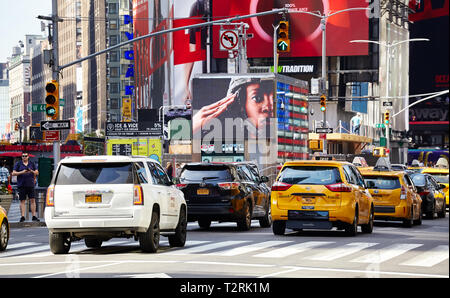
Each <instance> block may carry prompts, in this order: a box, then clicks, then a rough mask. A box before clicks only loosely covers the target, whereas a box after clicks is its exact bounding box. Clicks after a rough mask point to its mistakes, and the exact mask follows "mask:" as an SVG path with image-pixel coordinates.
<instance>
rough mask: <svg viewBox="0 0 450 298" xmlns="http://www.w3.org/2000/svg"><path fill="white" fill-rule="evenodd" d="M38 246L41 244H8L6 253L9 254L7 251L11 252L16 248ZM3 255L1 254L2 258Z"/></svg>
mask: <svg viewBox="0 0 450 298" xmlns="http://www.w3.org/2000/svg"><path fill="white" fill-rule="evenodd" d="M37 244H40V243H38V242H19V243H14V244H8V246H7V247H6V251H5V252H7V251H9V250H11V249H15V248H19V247H24V246H30V245H37ZM3 253H4V252H3ZM3 253H0V256H1V255H2V254H3Z"/></svg>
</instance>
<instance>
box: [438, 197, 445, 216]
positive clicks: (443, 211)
mask: <svg viewBox="0 0 450 298" xmlns="http://www.w3.org/2000/svg"><path fill="white" fill-rule="evenodd" d="M445 209H447V208H446V207H445V201H444V202H443V203H442V209H441V210H440V211H439V213H438V217H439V218H445Z"/></svg>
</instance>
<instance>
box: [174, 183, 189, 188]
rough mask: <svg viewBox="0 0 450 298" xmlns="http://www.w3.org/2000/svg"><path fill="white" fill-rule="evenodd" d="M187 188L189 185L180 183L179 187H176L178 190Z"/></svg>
mask: <svg viewBox="0 0 450 298" xmlns="http://www.w3.org/2000/svg"><path fill="white" fill-rule="evenodd" d="M186 186H187V184H184V183H178V184H177V185H176V187H177V188H178V189H183V188H185V187H186Z"/></svg>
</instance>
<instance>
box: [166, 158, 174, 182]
mask: <svg viewBox="0 0 450 298" xmlns="http://www.w3.org/2000/svg"><path fill="white" fill-rule="evenodd" d="M166 172H167V175H169V178H170V181H172V179H173V166H172V163H171V162H170V161H169V162H167V164H166Z"/></svg>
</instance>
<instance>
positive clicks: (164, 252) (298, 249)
mask: <svg viewBox="0 0 450 298" xmlns="http://www.w3.org/2000/svg"><path fill="white" fill-rule="evenodd" d="M160 245H161V248H162V249H161V250H160V251H159V252H158V256H189V255H191V256H192V255H199V256H204V257H205V258H208V257H215V258H217V257H234V256H245V257H246V258H247V257H248V259H251V260H254V261H257V260H260V261H261V260H268V259H274V260H281V259H284V258H292V257H295V258H294V259H295V261H296V262H299V263H301V262H302V260H304V261H314V262H330V261H339V260H342V261H345V262H350V263H353V264H355V263H360V264H361V263H363V264H364V263H366V264H381V263H384V262H395V260H396V258H399V259H398V260H399V261H398V265H400V266H408V267H412V266H415V267H423V268H430V267H433V266H436V265H439V264H441V263H442V262H446V261H447V260H448V258H449V246H448V245H437V246H434V247H425V244H422V243H393V244H387V245H386V244H380V243H376V242H350V243H338V242H336V241H305V242H301V243H298V241H293V240H271V241H260V242H257V241H251V240H227V241H220V242H214V241H206V240H202V241H198V240H188V241H187V242H186V245H185V247H182V248H170V247H169V244H168V242H167V240H166V239H164V240H163V239H162V241H161V243H160ZM108 247H110V248H112V249H114V248H115V247H129V250H127V251H126V253H129V254H133V253H136V252H137V251H140V249H139V244H138V242H136V241H133V240H121V239H119V240H111V241H107V242H105V243H104V244H103V246H102V249H105V248H106V249H107V248H108ZM89 252H90V251H89V249H88V248H87V247H86V246H85V245H84V242H83V241H79V242H74V243H72V246H71V249H70V253H71V254H75V253H89ZM406 253H408V254H406ZM406 255H407V256H408V258H407V259H406V260H405V256H406ZM43 256H52V253H51V252H50V247H49V245H48V243H46V244H44V243H37V242H21V243H14V244H10V245H9V246H8V248H7V250H6V251H4V252H0V262H1V259H2V258H7V257H20V258H39V257H43ZM149 256H152V255H151V254H150V255H149ZM447 265H448V264H447Z"/></svg>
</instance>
